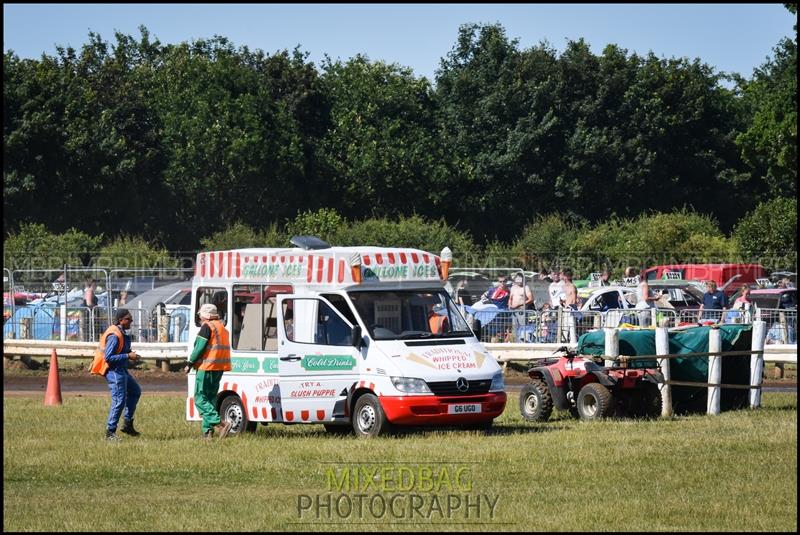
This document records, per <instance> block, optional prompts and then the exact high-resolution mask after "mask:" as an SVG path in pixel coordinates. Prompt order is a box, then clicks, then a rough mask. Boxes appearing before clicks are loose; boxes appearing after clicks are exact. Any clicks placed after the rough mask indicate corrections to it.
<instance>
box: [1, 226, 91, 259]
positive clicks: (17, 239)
mask: <svg viewBox="0 0 800 535" xmlns="http://www.w3.org/2000/svg"><path fill="white" fill-rule="evenodd" d="M102 238H103V236H102V235H100V236H89V235H88V234H86V233H84V232H81V231H79V230H76V229H74V228H70V229H69V230H67V231H66V232H63V233H61V234H53V233H52V232H50V231H48V230H47V228H46V227H45V226H44V225H42V224H40V223H23V224H22V225H20V228H19V230H18V231H17V232H14V233H12V234H11V235H10V236H9V237H8V238H7V239H6V240H5V243H4V244H3V267H5V268H8V269H12V270H15V269H58V268H63V267H64V265H65V264H68V265H70V266H83V265H88V264H89V261H90V259H91V258H92V256H93V255H94V254H96V252H97V249H98V247H99V245H100V243H101V241H102Z"/></svg>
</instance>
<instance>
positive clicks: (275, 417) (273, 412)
mask: <svg viewBox="0 0 800 535" xmlns="http://www.w3.org/2000/svg"><path fill="white" fill-rule="evenodd" d="M270 411H271V412H272V419H273V420H277V419H278V411H276V410H275V407H272V408H271V409H270Z"/></svg>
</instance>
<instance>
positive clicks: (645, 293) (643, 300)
mask: <svg viewBox="0 0 800 535" xmlns="http://www.w3.org/2000/svg"><path fill="white" fill-rule="evenodd" d="M643 273H644V268H642V269H641V270H640V271H639V273H638V274H637V273H635V272H633V276H634V277H635V276H637V275H638V276H639V285H638V286H637V287H636V308H637V309H638V310H641V311H642V312H639V326H640V327H648V326H649V325H650V320H651V319H652V314H651V313H650V309H651V308H657V306H656V303H655V300H656V297H655V296H654V295H653V294H652V292H651V291H650V284H648V282H647V279H646V278H645V277H643ZM659 297H660V295H659Z"/></svg>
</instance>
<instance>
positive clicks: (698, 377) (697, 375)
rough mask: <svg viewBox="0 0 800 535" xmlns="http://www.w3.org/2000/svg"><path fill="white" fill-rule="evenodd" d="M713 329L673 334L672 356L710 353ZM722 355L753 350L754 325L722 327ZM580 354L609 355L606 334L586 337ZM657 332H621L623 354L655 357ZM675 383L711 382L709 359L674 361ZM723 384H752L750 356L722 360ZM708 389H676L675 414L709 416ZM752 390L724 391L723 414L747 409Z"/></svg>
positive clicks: (651, 364) (641, 364) (650, 363)
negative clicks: (709, 339) (709, 379)
mask: <svg viewBox="0 0 800 535" xmlns="http://www.w3.org/2000/svg"><path fill="white" fill-rule="evenodd" d="M709 330H711V327H694V328H691V329H685V330H681V331H670V333H669V352H670V354H674V355H681V354H685V353H705V352H707V351H708V332H709ZM719 330H720V338H721V339H722V351H747V350H749V349H750V348H751V346H750V343H751V339H752V338H751V334H752V331H751V328H750V325H721V326H720V327H719ZM578 353H579V354H582V355H594V356H600V355H604V354H605V334H604V333H603V331H602V330H600V331H593V332H589V333H586V334H584V335H583V336H581V337H580V339H579V340H578ZM655 353H656V337H655V330H654V329H636V330H634V329H632V330H620V332H619V354H620V355H628V356H639V355H655ZM634 365H635V366H636V367H651V368H653V367H656V366H657V363H656V361H655V360H652V361H651V360H644V361H638V362H636V363H635V364H634ZM670 372H671V374H672V380H673V381H691V382H697V383H707V382H708V357H686V358H674V359H671V361H670ZM722 383H723V384H734V385H749V384H750V356H749V355H743V356H730V357H729V356H725V357H723V358H722ZM707 395H708V388H706V387H690V386H673V387H672V406H673V410H674V412H675V413H688V412H705V411H706V403H707ZM747 404H748V390H740V389H730V388H723V389H722V396H721V398H720V409H721V410H732V409H738V408H742V407H746V406H747Z"/></svg>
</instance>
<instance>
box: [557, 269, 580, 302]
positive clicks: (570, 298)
mask: <svg viewBox="0 0 800 535" xmlns="http://www.w3.org/2000/svg"><path fill="white" fill-rule="evenodd" d="M561 281H562V283H563V287H564V308H568V309H571V310H578V288H577V287H576V286H575V283H573V282H572V270H571V269H565V270H563V271H562V272H561Z"/></svg>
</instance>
